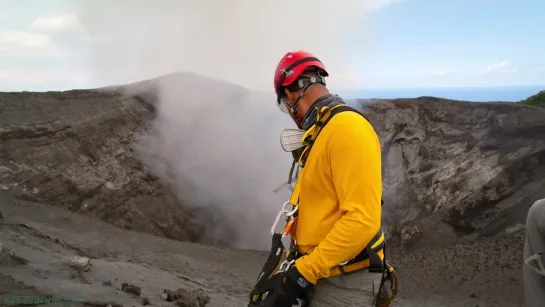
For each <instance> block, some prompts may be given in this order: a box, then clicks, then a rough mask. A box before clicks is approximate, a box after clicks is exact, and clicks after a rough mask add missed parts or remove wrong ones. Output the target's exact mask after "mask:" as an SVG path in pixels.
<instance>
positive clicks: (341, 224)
mask: <svg viewBox="0 0 545 307" xmlns="http://www.w3.org/2000/svg"><path fill="white" fill-rule="evenodd" d="M346 113H349V112H346ZM343 115H345V114H343V113H341V114H338V115H337V116H336V117H335V118H333V119H331V121H330V122H329V123H328V125H327V126H326V128H327V129H326V128H324V130H323V131H322V134H320V137H322V136H324V137H326V138H328V140H327V141H328V145H327V147H326V148H327V151H328V153H327V154H328V157H329V164H330V167H331V174H332V182H333V185H334V187H335V191H336V193H337V198H338V200H339V208H340V210H341V211H342V213H343V216H342V218H341V219H339V220H338V221H337V222H336V223H335V225H334V227H333V229H332V230H331V231H330V232H329V233H328V234H327V236H326V238H325V239H324V240H323V241H322V242H320V244H319V245H318V246H317V247H316V248H315V249H314V250H313V251H312V252H311V253H310V254H309V255H306V256H303V257H301V258H299V259H298V260H297V261H296V263H295V266H296V267H297V269H298V270H299V272H300V273H301V275H303V276H304V277H305V278H306V279H307V280H308V281H309V282H311V283H313V284H316V282H317V280H318V279H320V278H327V277H329V272H330V270H331V269H332V268H333V267H335V266H337V265H339V264H340V263H342V262H345V261H347V260H350V259H352V258H353V257H355V256H356V255H357V254H358V253H360V252H361V251H362V250H363V249H364V248H365V246H367V244H368V243H369V242H370V241H371V240H372V238H373V237H374V236H375V235H376V234H377V232H378V231H379V229H380V224H381V198H382V175H381V150H380V141H379V139H378V136H377V135H376V133H375V131H374V130H373V128H372V126H371V124H370V123H369V122H367V121H366V119H364V118H362V117H361V115H359V114H356V113H352V112H350V114H346V115H347V116H343ZM330 125H331V126H330ZM327 130H329V131H327ZM326 132H327V133H326ZM323 134H325V135H323ZM317 227H319V225H317Z"/></svg>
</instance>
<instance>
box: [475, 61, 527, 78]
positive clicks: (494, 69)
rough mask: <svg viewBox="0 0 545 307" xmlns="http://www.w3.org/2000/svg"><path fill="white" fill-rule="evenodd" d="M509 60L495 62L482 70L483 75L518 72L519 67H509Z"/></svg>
mask: <svg viewBox="0 0 545 307" xmlns="http://www.w3.org/2000/svg"><path fill="white" fill-rule="evenodd" d="M508 64H509V62H507V61H501V62H497V63H493V64H491V65H489V66H487V67H486V68H484V69H483V70H481V72H480V74H481V75H488V74H494V73H513V72H518V68H513V67H509V65H508Z"/></svg>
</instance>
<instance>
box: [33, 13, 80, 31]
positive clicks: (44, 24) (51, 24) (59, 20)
mask: <svg viewBox="0 0 545 307" xmlns="http://www.w3.org/2000/svg"><path fill="white" fill-rule="evenodd" d="M31 27H32V28H35V29H40V30H45V31H66V30H72V29H81V28H82V27H83V26H82V24H81V22H80V20H79V18H78V16H77V15H75V14H60V15H55V16H44V17H38V18H36V19H35V20H34V21H33V22H32V24H31Z"/></svg>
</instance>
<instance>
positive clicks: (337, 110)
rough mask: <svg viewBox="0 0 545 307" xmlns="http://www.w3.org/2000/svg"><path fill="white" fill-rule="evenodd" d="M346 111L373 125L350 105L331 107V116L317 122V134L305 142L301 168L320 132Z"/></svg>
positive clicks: (381, 202) (382, 203)
mask: <svg viewBox="0 0 545 307" xmlns="http://www.w3.org/2000/svg"><path fill="white" fill-rule="evenodd" d="M346 111H351V112H356V113H358V114H359V115H361V116H362V117H363V118H365V119H366V120H367V121H368V122H369V123H371V122H370V121H369V119H368V118H367V117H366V116H365V115H363V114H362V113H361V112H360V111H358V110H356V109H354V108H352V107H351V106H348V105H346V104H344V103H343V104H340V105H336V106H333V107H331V109H330V110H329V114H326V115H325V117H324V118H320V120H317V121H316V123H315V125H316V126H317V127H318V129H317V131H316V133H314V134H313V135H309V136H307V137H306V138H305V139H304V140H303V143H304V144H306V148H305V150H304V151H303V153H302V155H301V158H300V160H299V162H300V165H301V167H305V164H306V162H307V159H308V156H309V155H310V152H311V151H312V146H314V143H315V142H316V139H317V138H318V136H319V135H320V132H322V130H323V129H324V128H325V126H326V125H327V123H329V121H330V120H331V119H332V118H333V117H334V116H335V115H337V114H339V113H341V112H346ZM380 205H381V206H383V205H384V200H382V199H381V200H380Z"/></svg>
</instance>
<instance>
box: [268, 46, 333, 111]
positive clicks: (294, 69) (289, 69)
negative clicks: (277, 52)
mask: <svg viewBox="0 0 545 307" xmlns="http://www.w3.org/2000/svg"><path fill="white" fill-rule="evenodd" d="M309 67H316V68H318V69H319V70H321V75H322V76H324V77H327V76H329V74H328V73H327V71H326V69H325V66H324V64H323V63H322V62H321V61H320V60H319V59H318V58H317V57H315V56H314V55H313V54H312V53H309V52H306V51H303V50H298V51H293V52H288V53H286V54H285V55H284V56H283V57H282V59H281V60H280V62H279V63H278V65H277V66H276V70H275V72H274V91H275V92H276V97H277V99H276V103H277V104H278V106H279V107H280V108H282V106H281V100H282V97H283V96H284V93H283V88H284V87H286V86H289V85H290V84H292V83H293V82H295V81H296V80H297V79H299V77H300V76H301V75H302V74H303V72H305V70H307V69H308V68H309Z"/></svg>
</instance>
